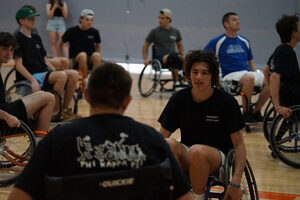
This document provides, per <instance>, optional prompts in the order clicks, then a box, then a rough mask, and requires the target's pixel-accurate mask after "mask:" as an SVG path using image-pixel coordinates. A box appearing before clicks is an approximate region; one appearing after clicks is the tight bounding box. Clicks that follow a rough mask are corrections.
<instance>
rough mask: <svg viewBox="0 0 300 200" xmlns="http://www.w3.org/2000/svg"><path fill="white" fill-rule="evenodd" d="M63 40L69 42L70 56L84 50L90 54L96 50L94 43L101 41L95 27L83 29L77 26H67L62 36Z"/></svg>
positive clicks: (74, 55) (73, 56) (72, 56)
mask: <svg viewBox="0 0 300 200" xmlns="http://www.w3.org/2000/svg"><path fill="white" fill-rule="evenodd" d="M62 40H63V42H69V45H70V47H69V55H70V58H75V57H76V56H77V54H78V53H80V52H86V53H87V54H88V55H89V56H91V55H92V54H93V53H94V52H95V51H96V50H95V46H94V43H101V37H100V33H99V31H98V30H97V29H95V28H90V29H88V30H86V31H83V30H81V29H80V28H79V26H74V27H71V28H68V29H67V31H66V32H65V33H64V34H63V36H62Z"/></svg>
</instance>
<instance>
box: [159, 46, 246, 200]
mask: <svg viewBox="0 0 300 200" xmlns="http://www.w3.org/2000/svg"><path fill="white" fill-rule="evenodd" d="M184 67H185V73H186V74H185V75H186V78H187V79H188V80H189V81H190V83H191V87H187V88H185V89H183V90H180V91H178V92H176V93H175V94H174V95H173V96H172V97H171V98H170V100H169V102H168V103H167V105H166V107H165V108H164V110H163V112H162V114H161V115H160V117H159V119H158V122H159V123H160V124H161V128H160V133H161V134H162V135H163V137H165V138H167V139H166V140H167V142H168V143H169V145H170V148H171V150H172V152H173V154H174V156H175V158H176V159H177V161H178V162H179V163H180V166H181V167H182V169H183V171H184V172H186V173H189V176H190V180H191V184H192V188H193V194H194V199H196V200H200V199H201V200H203V198H204V193H205V189H206V184H207V180H208V176H213V177H215V179H216V180H218V181H224V173H223V172H224V162H225V155H226V154H227V153H228V151H229V150H230V149H232V148H233V149H234V154H235V156H234V163H235V172H234V174H233V176H232V179H231V183H230V185H229V187H228V188H227V190H226V193H225V197H224V199H226V197H230V199H231V200H237V199H241V196H242V191H241V189H240V184H241V177H242V174H243V172H244V167H245V162H246V148H245V144H244V139H243V131H242V128H243V127H244V120H243V117H242V114H241V110H240V107H239V104H238V102H237V101H236V99H235V98H234V97H233V96H232V95H230V94H228V93H226V92H224V91H222V90H219V89H217V88H215V86H216V84H217V83H218V81H219V63H218V62H217V59H216V57H215V56H214V53H212V52H203V51H200V50H197V51H190V52H189V53H188V54H187V55H186V58H185V66H184ZM178 128H179V129H180V132H181V143H179V142H178V141H177V140H175V139H172V138H169V137H170V136H171V134H172V133H173V132H175V131H176V129H178Z"/></svg>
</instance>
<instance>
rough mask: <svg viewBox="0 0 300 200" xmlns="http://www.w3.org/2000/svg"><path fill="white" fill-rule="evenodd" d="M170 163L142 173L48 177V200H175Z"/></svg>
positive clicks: (125, 171) (164, 163) (162, 163)
mask: <svg viewBox="0 0 300 200" xmlns="http://www.w3.org/2000/svg"><path fill="white" fill-rule="evenodd" d="M172 180H173V178H172V169H171V166H170V161H169V159H166V160H164V161H163V162H161V163H158V164H154V165H151V166H146V167H143V168H140V169H129V170H121V171H113V172H106V173H91V174H80V175H74V176H65V177H50V176H46V177H45V197H46V198H45V199H49V200H50V199H53V200H54V199H55V200H60V199H72V200H77V199H78V200H79V199H85V200H88V199H118V200H119V199H121V200H129V199H149V200H150V199H172V193H173V188H174V187H173V181H172Z"/></svg>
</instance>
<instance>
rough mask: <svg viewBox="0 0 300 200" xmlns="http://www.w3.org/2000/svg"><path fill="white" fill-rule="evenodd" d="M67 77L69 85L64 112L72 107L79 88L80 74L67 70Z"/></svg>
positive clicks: (66, 91)
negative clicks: (72, 101) (71, 103)
mask: <svg viewBox="0 0 300 200" xmlns="http://www.w3.org/2000/svg"><path fill="white" fill-rule="evenodd" d="M64 72H65V73H66V75H67V79H68V84H67V87H66V90H65V98H64V102H63V110H64V109H67V108H68V107H69V105H70V102H71V100H72V98H73V94H74V92H75V90H76V87H77V82H78V79H79V74H78V72H77V71H76V70H65V71H64Z"/></svg>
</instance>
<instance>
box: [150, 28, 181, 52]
mask: <svg viewBox="0 0 300 200" xmlns="http://www.w3.org/2000/svg"><path fill="white" fill-rule="evenodd" d="M181 40H182V38H181V35H180V32H179V30H178V29H176V28H174V27H170V28H169V29H163V28H161V27H160V26H158V27H156V28H154V29H152V30H151V31H150V33H149V35H148V36H147V38H146V41H147V42H148V43H152V42H153V43H154V45H155V51H156V55H165V54H171V53H178V51H177V48H176V42H179V41H181Z"/></svg>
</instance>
